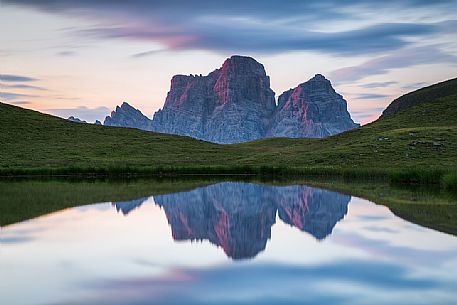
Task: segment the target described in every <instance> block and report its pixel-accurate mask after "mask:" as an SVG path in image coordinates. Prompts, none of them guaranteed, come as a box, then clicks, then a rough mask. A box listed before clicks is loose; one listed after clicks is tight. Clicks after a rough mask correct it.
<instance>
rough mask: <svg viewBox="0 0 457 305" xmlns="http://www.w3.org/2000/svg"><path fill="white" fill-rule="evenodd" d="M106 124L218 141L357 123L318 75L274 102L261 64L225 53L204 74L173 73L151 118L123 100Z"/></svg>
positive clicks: (310, 133)
mask: <svg viewBox="0 0 457 305" xmlns="http://www.w3.org/2000/svg"><path fill="white" fill-rule="evenodd" d="M104 125H109V126H124V127H133V128H139V129H143V130H148V131H156V132H161V133H169V134H177V135H182V136H191V137H194V138H197V139H201V140H205V141H209V142H215V143H221V144H230V143H239V142H245V141H251V140H256V139H261V138H266V137H293V138H299V137H312V138H321V137H326V136H329V135H333V134H336V133H340V132H343V131H346V130H349V129H352V128H356V127H358V126H359V125H358V124H355V123H354V122H353V121H352V119H351V116H350V114H349V112H348V111H347V103H346V101H345V100H344V99H343V97H342V96H341V95H339V94H338V93H336V92H335V90H334V89H333V87H332V85H331V83H330V81H329V80H327V79H326V78H325V77H324V76H322V75H320V74H317V75H316V76H314V77H313V78H312V79H311V80H309V81H307V82H305V83H302V84H300V85H299V86H297V87H296V88H294V89H290V90H288V91H286V92H284V93H283V94H282V95H281V96H279V100H278V105H276V102H275V93H274V92H273V90H271V88H270V78H269V77H268V76H267V74H266V72H265V69H264V67H263V65H262V64H260V63H258V62H257V61H256V60H255V59H253V58H251V57H244V56H232V57H230V58H228V59H227V60H226V61H225V62H224V64H223V65H222V67H221V68H220V69H217V70H215V71H213V72H211V73H209V74H208V75H207V76H202V75H201V74H200V75H199V76H198V75H192V74H191V75H175V76H173V78H172V80H171V86H170V91H169V92H168V95H167V98H166V100H165V104H164V106H163V109H161V110H159V111H157V112H156V113H155V114H154V118H153V120H152V121H151V120H150V119H148V118H147V117H146V116H144V115H143V114H142V113H141V112H140V111H139V110H137V109H135V108H133V107H131V106H130V105H128V104H127V103H124V104H122V106H121V107H116V110H115V111H113V112H112V113H111V116H108V117H106V119H105V122H104Z"/></svg>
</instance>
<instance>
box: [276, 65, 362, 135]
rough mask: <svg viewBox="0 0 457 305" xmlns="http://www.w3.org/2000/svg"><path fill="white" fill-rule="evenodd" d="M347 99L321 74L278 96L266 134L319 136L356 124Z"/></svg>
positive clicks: (347, 128) (352, 126) (346, 128)
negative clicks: (348, 108)
mask: <svg viewBox="0 0 457 305" xmlns="http://www.w3.org/2000/svg"><path fill="white" fill-rule="evenodd" d="M359 126H360V125H359V124H356V123H354V121H353V120H352V119H351V115H350V114H349V112H348V111H347V102H346V101H345V100H344V99H343V96H341V95H340V94H338V93H336V92H335V89H333V87H332V84H331V83H330V81H329V80H328V79H326V78H325V77H324V76H323V75H321V74H316V75H315V76H314V77H313V78H311V79H310V80H309V81H307V82H304V83H302V84H300V85H298V86H297V87H295V88H293V89H290V90H288V91H286V92H284V93H283V94H281V95H280V96H279V99H278V108H277V109H276V113H275V115H274V118H273V121H272V124H271V129H270V131H269V134H268V136H270V137H288V138H323V137H327V136H330V135H334V134H337V133H340V132H343V131H346V130H349V129H353V128H357V127H359Z"/></svg>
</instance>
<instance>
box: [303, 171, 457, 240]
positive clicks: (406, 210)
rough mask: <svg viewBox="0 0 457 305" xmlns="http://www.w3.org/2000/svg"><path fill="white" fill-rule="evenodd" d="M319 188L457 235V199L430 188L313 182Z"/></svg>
mask: <svg viewBox="0 0 457 305" xmlns="http://www.w3.org/2000/svg"><path fill="white" fill-rule="evenodd" d="M307 184H309V185H314V186H318V187H323V188H327V189H330V190H334V191H338V192H341V193H346V194H349V195H352V196H357V197H361V198H364V199H368V200H370V201H372V202H374V203H377V204H381V205H385V206H387V207H388V208H389V209H390V210H391V211H392V213H394V214H395V215H397V216H398V217H401V218H403V219H405V220H407V221H410V222H413V223H416V224H419V225H421V226H424V227H428V228H431V229H435V230H438V231H441V232H446V233H450V234H453V235H457V195H456V194H455V193H450V192H447V191H444V190H437V189H431V188H427V187H418V186H416V187H411V186H409V187H398V186H389V185H388V184H387V183H382V182H364V183H362V182H356V183H347V182H343V181H339V182H335V181H333V182H325V181H322V180H321V181H313V182H309V183H307Z"/></svg>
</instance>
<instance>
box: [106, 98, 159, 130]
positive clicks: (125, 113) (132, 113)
mask: <svg viewBox="0 0 457 305" xmlns="http://www.w3.org/2000/svg"><path fill="white" fill-rule="evenodd" d="M151 124H152V120H150V119H149V118H148V117H146V116H145V115H143V114H142V113H141V111H140V110H138V109H136V108H134V107H133V106H132V105H130V104H129V103H127V102H123V103H122V104H121V106H120V107H119V106H116V110H114V111H112V112H111V115H109V116H107V117H106V118H105V121H104V123H103V125H106V126H122V127H132V128H138V129H144V130H152V129H151Z"/></svg>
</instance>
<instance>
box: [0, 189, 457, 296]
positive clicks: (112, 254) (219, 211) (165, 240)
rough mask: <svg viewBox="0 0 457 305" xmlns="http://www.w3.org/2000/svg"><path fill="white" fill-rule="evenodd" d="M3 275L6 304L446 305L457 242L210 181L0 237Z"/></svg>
mask: <svg viewBox="0 0 457 305" xmlns="http://www.w3.org/2000/svg"><path fill="white" fill-rule="evenodd" d="M40 188H41V187H40ZM24 192H25V193H27V191H26V190H24ZM92 192H94V191H92ZM78 193H79V194H75V195H74V196H77V195H78V196H80V195H84V194H81V193H84V192H83V191H78ZM22 195H23V194H22ZM22 195H21V196H22ZM18 196H19V195H18ZM46 196H51V195H46ZM55 196H61V194H60V193H58V192H57V191H56V192H55ZM11 198H13V197H11ZM27 198H28V199H27V200H30V202H32V201H33V200H34V195H30V196H29V197H27ZM59 198H60V197H59ZM11 200H12V201H14V199H11ZM36 200H38V198H37V199H36ZM40 200H44V201H46V200H48V201H49V200H52V199H51V197H48V198H47V199H46V198H45V199H43V198H41V199H40ZM59 200H60V199H59ZM61 200H67V199H61ZM13 204H14V202H12V203H11V205H13ZM56 210H57V209H56ZM0 271H1V281H0V304H5V305H6V304H8V305H13V304H49V305H51V304H53V305H55V304H189V305H191V304H351V305H355V304H405V305H406V304H408V305H410V304H454V305H455V304H456V302H457V301H456V300H457V289H456V288H457V238H456V237H455V236H453V235H450V234H446V233H441V232H439V231H436V230H433V229H429V228H425V227H422V226H420V225H417V224H413V223H411V222H408V221H405V220H403V219H402V218H399V217H397V216H395V215H394V214H393V213H392V212H391V211H390V210H389V209H388V208H387V207H385V206H383V205H377V204H375V203H373V202H370V201H368V200H364V199H361V198H357V197H353V196H349V195H345V194H340V193H337V192H334V191H329V190H325V189H321V188H315V187H310V186H306V185H299V184H297V185H266V184H263V183H259V182H257V183H253V182H219V183H214V184H212V183H209V184H208V185H205V186H200V187H190V188H188V189H185V190H182V191H179V192H163V193H162V194H157V195H151V196H142V197H139V198H136V199H134V200H119V201H109V202H92V203H91V204H86V205H83V206H79V207H73V208H67V209H63V210H58V211H56V212H53V213H49V214H47V215H41V216H39V217H36V218H32V219H29V220H25V221H21V222H16V223H11V224H8V225H4V226H3V227H1V229H0Z"/></svg>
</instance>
